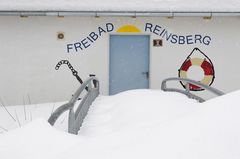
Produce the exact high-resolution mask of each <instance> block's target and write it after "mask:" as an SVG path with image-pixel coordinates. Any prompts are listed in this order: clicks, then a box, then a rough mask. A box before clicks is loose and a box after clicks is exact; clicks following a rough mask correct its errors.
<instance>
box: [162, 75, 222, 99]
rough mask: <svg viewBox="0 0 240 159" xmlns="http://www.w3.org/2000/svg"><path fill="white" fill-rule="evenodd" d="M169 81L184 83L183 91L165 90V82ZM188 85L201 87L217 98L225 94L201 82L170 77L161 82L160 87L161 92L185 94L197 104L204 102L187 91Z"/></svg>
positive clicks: (175, 89) (176, 89)
mask: <svg viewBox="0 0 240 159" xmlns="http://www.w3.org/2000/svg"><path fill="white" fill-rule="evenodd" d="M169 81H179V82H184V83H186V85H185V90H182V89H178V88H167V84H166V83H167V82H169ZM189 84H193V85H196V86H198V87H201V88H203V89H205V90H208V91H209V92H211V93H213V94H215V95H217V96H221V95H224V94H225V93H224V92H222V91H220V90H218V89H216V88H213V87H210V86H208V85H206V84H203V83H201V82H198V81H194V80H192V79H187V78H179V77H171V78H167V79H164V80H163V81H162V85H161V89H162V90H163V91H168V92H179V93H182V94H185V95H186V96H188V97H189V98H192V99H196V100H197V101H199V102H204V101H205V99H203V98H202V97H199V96H197V95H195V94H193V93H191V92H190V90H189Z"/></svg>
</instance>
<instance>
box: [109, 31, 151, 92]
mask: <svg viewBox="0 0 240 159" xmlns="http://www.w3.org/2000/svg"><path fill="white" fill-rule="evenodd" d="M149 42H150V37H149V36H148V35H111V36H110V58H109V60H110V65H109V94H110V95H113V94H117V93H119V92H123V91H126V90H131V89H142V88H149Z"/></svg>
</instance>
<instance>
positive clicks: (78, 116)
mask: <svg viewBox="0 0 240 159" xmlns="http://www.w3.org/2000/svg"><path fill="white" fill-rule="evenodd" d="M86 87H88V91H87V93H86V94H85V96H84V97H83V98H82V100H81V102H80V104H79V105H78V107H77V109H76V111H74V105H75V104H76V101H77V100H78V99H79V97H80V95H81V94H82V92H83V91H84V90H85V88H86ZM98 95H99V81H98V79H97V78H95V77H90V78H88V79H87V80H86V81H84V82H83V83H82V85H81V86H80V87H79V88H78V89H77V90H76V92H75V93H74V94H73V96H72V98H71V99H70V100H69V102H68V103H65V104H63V105H62V106H60V107H58V108H57V109H56V110H55V111H54V112H53V113H52V114H51V116H50V117H49V119H48V122H49V123H50V124H51V125H54V124H55V122H56V120H57V119H58V118H59V117H60V116H61V115H62V114H63V113H64V112H66V111H68V110H69V116H68V132H69V133H71V134H77V133H78V131H79V130H80V127H81V125H82V123H83V120H84V118H85V116H86V115H87V112H88V110H89V107H90V105H91V104H92V102H93V101H94V100H95V99H96V97H97V96H98Z"/></svg>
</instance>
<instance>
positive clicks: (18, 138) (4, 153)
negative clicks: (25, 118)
mask: <svg viewBox="0 0 240 159" xmlns="http://www.w3.org/2000/svg"><path fill="white" fill-rule="evenodd" d="M78 140H80V139H79V138H78V137H77V136H74V135H70V134H68V133H65V132H61V131H59V130H56V129H55V128H53V127H52V126H51V125H50V124H48V123H47V121H46V120H44V119H41V118H40V119H36V120H34V121H32V122H30V123H29V124H27V125H24V126H23V127H21V128H18V129H15V130H12V131H10V132H8V133H4V134H2V135H0V148H1V149H0V158H2V159H15V158H19V159H33V158H34V159H43V158H44V159H48V158H55V157H56V154H58V153H59V152H63V151H66V148H69V147H70V146H71V145H72V144H74V143H76V142H77V141H78Z"/></svg>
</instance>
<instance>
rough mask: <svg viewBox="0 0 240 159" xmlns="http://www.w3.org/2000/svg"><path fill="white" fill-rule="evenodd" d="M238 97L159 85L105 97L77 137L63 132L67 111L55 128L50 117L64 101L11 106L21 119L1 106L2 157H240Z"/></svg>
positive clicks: (187, 158)
mask: <svg viewBox="0 0 240 159" xmlns="http://www.w3.org/2000/svg"><path fill="white" fill-rule="evenodd" d="M239 96H240V91H236V92H233V93H230V94H227V95H224V96H222V97H217V98H215V99H212V100H209V101H207V102H205V103H201V104H200V103H197V102H196V101H194V100H191V99H188V98H187V97H185V96H184V95H181V94H176V93H166V92H162V91H157V90H135V91H127V92H123V93H120V94H118V95H115V96H100V97H98V98H97V99H96V101H95V102H94V103H93V105H92V106H91V108H90V111H89V113H88V115H87V117H86V119H85V121H84V124H83V126H82V128H81V130H80V132H79V135H77V136H75V135H70V134H67V133H66V132H64V130H65V129H66V122H67V118H66V117H67V114H64V115H63V116H62V117H61V119H59V120H58V122H57V124H56V127H55V128H54V127H51V126H50V125H49V124H48V123H47V121H46V119H47V118H48V117H49V115H50V114H51V112H52V110H53V109H56V107H57V106H60V105H61V104H62V103H55V104H43V105H31V106H27V105H26V106H16V107H7V109H8V111H9V112H10V113H11V114H12V115H13V117H14V118H15V120H16V121H14V120H13V119H12V118H11V117H10V116H9V114H8V113H7V112H6V110H5V109H4V108H3V107H0V126H1V127H2V128H0V132H2V134H0V158H3V159H15V158H18V159H32V158H34V159H38V158H39V159H43V158H44V159H50V158H51V159H66V158H71V159H79V158H84V159H95V158H101V159H118V158H119V159H120V158H121V159H122V158H138V159H146V158H151V159H155V158H156V159H159V158H164V159H203V158H204V159H239V158H240V151H239V148H240V116H239V113H240V107H239V104H240V102H239V99H238V98H239ZM25 114H26V115H25ZM17 116H18V117H17ZM30 121H32V122H30ZM28 122H29V123H28ZM26 123H28V124H26ZM20 125H21V127H20V128H19V126H20ZM17 127H18V128H17ZM4 129H7V130H8V132H6V130H4Z"/></svg>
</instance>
